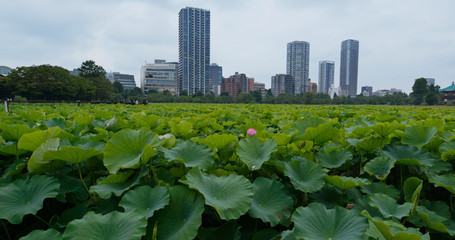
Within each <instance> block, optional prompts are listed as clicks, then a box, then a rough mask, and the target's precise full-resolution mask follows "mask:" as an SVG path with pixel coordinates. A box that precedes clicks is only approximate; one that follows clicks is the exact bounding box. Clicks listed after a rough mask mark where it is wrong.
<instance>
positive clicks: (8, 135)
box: [0, 124, 32, 142]
mask: <svg viewBox="0 0 455 240" xmlns="http://www.w3.org/2000/svg"><path fill="white" fill-rule="evenodd" d="M0 129H1V130H2V132H1V134H2V137H3V139H5V140H6V141H14V142H17V141H19V139H20V138H21V137H22V135H24V134H25V133H28V132H31V131H32V129H31V128H30V127H29V126H28V125H26V124H16V125H13V126H7V125H0Z"/></svg>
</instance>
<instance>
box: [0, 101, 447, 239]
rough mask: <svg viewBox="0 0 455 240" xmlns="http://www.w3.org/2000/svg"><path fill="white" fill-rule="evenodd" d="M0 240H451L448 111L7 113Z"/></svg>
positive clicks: (0, 141)
mask: <svg viewBox="0 0 455 240" xmlns="http://www.w3.org/2000/svg"><path fill="white" fill-rule="evenodd" d="M0 110H1V112H0V222H1V224H0V239H19V238H20V239H96V240H99V239H122V240H125V239H166V240H172V239H176V240H185V239H207V240H208V239H218V240H222V239H258V240H259V239H260V240H262V239H326V240H327V239H333V240H337V239H347V240H355V239H381V240H383V239H387V240H389V239H412V240H416V239H430V238H431V239H438V240H439V239H454V238H455V221H454V220H455V218H454V216H455V215H454V214H455V211H454V207H455V203H453V195H454V194H455V174H454V169H453V163H454V161H455V115H454V112H455V111H454V110H455V109H454V108H450V107H447V108H440V107H439V108H438V107H391V106H302V105H293V106H291V105H209V104H149V105H139V106H132V105H91V104H86V105H81V106H77V105H74V104H50V105H49V104H48V105H39V104H37V105H25V104H12V105H10V113H9V114H8V113H7V112H6V111H5V109H4V108H0Z"/></svg>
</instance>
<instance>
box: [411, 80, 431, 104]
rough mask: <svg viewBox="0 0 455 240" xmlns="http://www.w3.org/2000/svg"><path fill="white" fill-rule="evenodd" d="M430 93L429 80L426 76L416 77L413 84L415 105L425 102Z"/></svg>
mask: <svg viewBox="0 0 455 240" xmlns="http://www.w3.org/2000/svg"><path fill="white" fill-rule="evenodd" d="M427 93H428V87H427V80H426V79H425V78H419V79H416V80H415V82H414V85H413V86H412V93H411V97H412V99H413V103H414V104H415V105H421V104H423V103H424V100H425V95H426V94H427Z"/></svg>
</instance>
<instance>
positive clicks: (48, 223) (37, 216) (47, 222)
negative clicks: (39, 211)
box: [33, 215, 50, 226]
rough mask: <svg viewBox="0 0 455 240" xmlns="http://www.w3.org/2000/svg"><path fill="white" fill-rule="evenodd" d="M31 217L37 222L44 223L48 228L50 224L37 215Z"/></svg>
mask: <svg viewBox="0 0 455 240" xmlns="http://www.w3.org/2000/svg"><path fill="white" fill-rule="evenodd" d="M33 216H35V217H36V218H38V220H40V221H41V222H43V223H45V224H46V225H47V226H50V224H49V223H48V222H46V221H44V219H42V218H40V216H38V215H33Z"/></svg>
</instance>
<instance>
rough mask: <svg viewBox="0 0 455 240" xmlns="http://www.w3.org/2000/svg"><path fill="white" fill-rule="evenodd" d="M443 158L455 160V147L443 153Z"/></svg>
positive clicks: (444, 159)
mask: <svg viewBox="0 0 455 240" xmlns="http://www.w3.org/2000/svg"><path fill="white" fill-rule="evenodd" d="M441 159H442V160H443V161H446V162H447V161H453V160H455V149H450V150H449V151H447V152H445V153H443V154H442V155H441Z"/></svg>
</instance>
